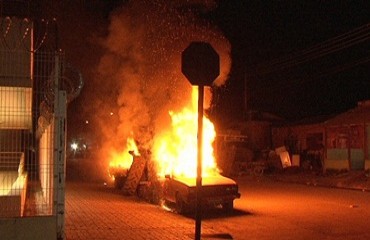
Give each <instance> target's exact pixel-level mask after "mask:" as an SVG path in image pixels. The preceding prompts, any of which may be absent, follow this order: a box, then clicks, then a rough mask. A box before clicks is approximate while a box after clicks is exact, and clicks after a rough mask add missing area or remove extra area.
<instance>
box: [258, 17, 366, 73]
mask: <svg viewBox="0 0 370 240" xmlns="http://www.w3.org/2000/svg"><path fill="white" fill-rule="evenodd" d="M368 39H370V23H368V24H365V25H363V26H361V27H359V28H356V29H354V30H351V31H349V32H347V33H345V34H342V35H340V36H337V37H334V38H332V39H329V40H326V41H324V42H322V43H320V44H316V45H314V46H312V47H310V48H307V49H304V50H300V51H297V52H294V53H292V54H290V55H287V56H285V57H282V58H278V59H276V60H273V61H270V62H269V63H267V64H261V65H258V66H256V72H257V75H265V74H268V73H272V72H275V71H278V70H282V69H286V68H290V67H293V66H296V65H299V64H301V63H305V62H308V61H311V60H313V59H317V58H320V57H322V56H325V55H328V54H330V53H334V52H337V51H339V50H342V49H345V48H348V47H350V46H353V45H355V44H358V43H361V42H364V41H366V40H368Z"/></svg>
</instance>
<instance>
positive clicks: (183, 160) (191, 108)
mask: <svg viewBox="0 0 370 240" xmlns="http://www.w3.org/2000/svg"><path fill="white" fill-rule="evenodd" d="M197 99H198V89H197V87H193V89H192V100H191V101H190V103H189V104H188V106H185V107H184V108H183V109H182V110H181V111H180V112H177V113H175V112H172V111H170V112H169V115H170V117H171V126H170V128H169V129H168V130H167V131H165V132H164V133H163V134H161V135H160V136H159V137H158V138H157V139H156V143H155V145H154V149H153V150H154V155H155V156H154V159H155V160H156V161H157V165H158V173H157V174H158V175H159V176H160V177H163V176H164V175H166V174H170V175H174V176H178V177H180V176H181V177H196V173H197V131H198V125H197V118H198V114H197V113H198V112H197ZM215 137H216V132H215V128H214V125H213V124H212V122H211V121H210V120H209V119H208V118H207V117H203V149H202V175H203V176H210V175H214V174H217V173H218V170H217V166H216V161H215V157H214V153H213V146H212V144H213V141H214V139H215Z"/></svg>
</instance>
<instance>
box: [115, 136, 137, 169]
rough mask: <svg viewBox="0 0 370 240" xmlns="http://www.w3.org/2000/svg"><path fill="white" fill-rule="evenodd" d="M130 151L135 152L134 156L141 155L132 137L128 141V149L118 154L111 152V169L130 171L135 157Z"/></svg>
mask: <svg viewBox="0 0 370 240" xmlns="http://www.w3.org/2000/svg"><path fill="white" fill-rule="evenodd" d="M129 151H133V154H134V155H136V156H139V155H140V153H139V150H138V148H137V146H136V143H135V141H134V139H133V138H132V137H129V138H128V139H127V142H126V148H125V149H124V150H123V151H122V152H117V151H115V150H113V151H111V153H110V154H111V157H110V158H111V161H110V162H109V167H118V168H123V169H129V168H130V166H131V164H132V161H133V157H132V155H131V154H130V153H129Z"/></svg>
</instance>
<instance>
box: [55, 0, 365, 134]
mask: <svg viewBox="0 0 370 240" xmlns="http://www.w3.org/2000/svg"><path fill="white" fill-rule="evenodd" d="M127 2H128V1H114V0H109V1H103V0H101V1H91V2H89V1H85V3H84V6H83V7H82V13H81V14H80V15H79V21H77V22H76V21H75V20H76V19H75V18H74V17H71V16H73V15H74V13H73V11H72V13H68V10H70V9H71V7H68V6H67V7H66V9H65V10H66V11H65V12H66V13H65V14H64V15H62V17H61V25H62V26H61V27H60V33H61V37H60V38H61V45H62V47H63V48H64V50H65V51H66V59H67V60H68V61H69V62H71V63H72V64H73V65H74V66H76V67H77V68H79V69H81V71H82V73H83V75H84V76H85V88H84V90H83V92H82V93H81V96H80V97H79V98H78V99H77V100H76V101H75V102H73V103H72V104H71V105H70V106H69V110H70V112H78V113H79V114H78V116H76V115H74V114H73V116H72V117H70V118H73V119H72V120H71V121H72V122H73V121H74V122H77V121H80V122H83V119H84V118H85V115H86V114H88V113H86V112H84V110H83V107H82V106H83V105H84V104H86V96H87V94H86V92H88V91H89V89H91V88H94V87H96V86H89V78H91V77H92V74H93V73H92V71H91V68H94V67H95V66H96V65H97V63H98V62H99V57H100V54H101V52H99V51H100V50H99V49H98V48H92V47H91V45H92V44H91V42H93V41H96V39H98V40H99V38H101V37H104V35H105V34H106V31H107V30H106V29H107V28H108V26H109V15H110V13H111V12H112V11H114V10H115V9H117V8H119V7H120V6H121V5H122V4H123V7H124V5H125V4H127ZM190 2H195V3H197V2H200V1H197V0H193V1H190ZM353 2H354V1H312V0H309V1H244V0H243V1H241V0H238V1H236V0H219V1H216V3H217V7H216V8H215V9H214V10H212V11H211V12H202V10H201V7H199V6H198V5H197V4H195V5H194V6H193V9H194V11H197V12H198V14H199V15H200V17H202V18H204V19H206V20H208V21H210V22H211V23H212V24H215V25H217V26H218V27H219V28H220V29H221V31H222V32H223V33H224V35H225V36H226V38H227V39H228V40H229V41H230V43H231V48H232V50H231V51H232V52H231V57H232V69H231V72H230V76H229V80H228V82H227V84H226V85H224V86H223V87H221V88H218V89H216V91H215V92H216V93H217V94H216V98H215V100H214V104H215V105H214V106H215V108H214V109H213V113H214V114H215V117H216V118H217V116H221V118H223V121H224V122H228V121H230V120H232V119H243V117H244V116H245V114H244V113H245V110H247V111H252V110H253V111H263V112H270V113H274V114H276V115H278V116H280V117H283V118H285V119H287V120H289V121H295V120H300V119H305V118H311V117H316V116H321V115H329V114H336V113H340V112H343V111H346V110H348V109H350V108H353V107H355V106H356V104H357V102H358V101H360V100H365V99H370V78H369V76H370V70H369V69H370V68H369V65H370V56H369V52H370V39H369V38H370V2H369V1H356V2H355V3H353ZM72 9H73V7H72ZM366 24H367V25H366ZM356 29H357V30H356ZM71 32H72V33H71ZM81 35H82V37H81ZM92 39H93V40H92ZM81 41H82V42H81ZM102 87H104V86H102ZM84 92H85V93H84ZM76 119H77V120H76ZM72 125H75V126H77V125H78V124H72ZM72 128H73V126H72Z"/></svg>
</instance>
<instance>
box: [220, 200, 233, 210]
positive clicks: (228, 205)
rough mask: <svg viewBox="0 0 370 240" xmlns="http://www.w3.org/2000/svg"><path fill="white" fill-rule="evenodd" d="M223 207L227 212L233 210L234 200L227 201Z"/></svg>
mask: <svg viewBox="0 0 370 240" xmlns="http://www.w3.org/2000/svg"><path fill="white" fill-rule="evenodd" d="M222 209H223V210H224V211H225V212H232V211H233V210H234V201H227V202H224V203H223V204H222Z"/></svg>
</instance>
